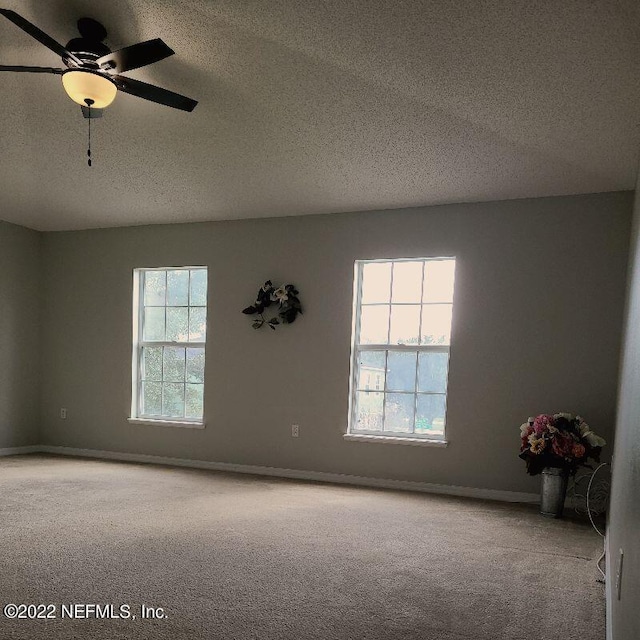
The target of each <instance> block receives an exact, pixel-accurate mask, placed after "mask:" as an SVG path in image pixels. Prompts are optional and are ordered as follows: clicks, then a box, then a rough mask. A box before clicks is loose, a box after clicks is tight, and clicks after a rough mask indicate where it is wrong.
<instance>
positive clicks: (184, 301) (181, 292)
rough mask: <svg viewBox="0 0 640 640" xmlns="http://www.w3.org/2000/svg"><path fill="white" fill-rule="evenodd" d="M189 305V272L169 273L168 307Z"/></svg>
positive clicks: (183, 270) (182, 270)
mask: <svg viewBox="0 0 640 640" xmlns="http://www.w3.org/2000/svg"><path fill="white" fill-rule="evenodd" d="M188 304H189V271H188V270H185V269H181V270H179V271H167V305H170V306H174V305H175V306H187V305H188Z"/></svg>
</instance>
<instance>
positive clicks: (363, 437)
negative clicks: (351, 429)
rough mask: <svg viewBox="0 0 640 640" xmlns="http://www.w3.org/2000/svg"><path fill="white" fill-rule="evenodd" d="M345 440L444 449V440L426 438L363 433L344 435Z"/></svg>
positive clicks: (445, 444)
mask: <svg viewBox="0 0 640 640" xmlns="http://www.w3.org/2000/svg"><path fill="white" fill-rule="evenodd" d="M343 437H344V439H345V440H352V441H354V442H379V443H382V444H405V445H409V446H413V447H446V446H447V445H448V444H449V443H448V442H447V441H446V440H430V439H428V438H408V437H403V436H372V435H369V434H364V433H362V434H361V433H345V434H344V436H343Z"/></svg>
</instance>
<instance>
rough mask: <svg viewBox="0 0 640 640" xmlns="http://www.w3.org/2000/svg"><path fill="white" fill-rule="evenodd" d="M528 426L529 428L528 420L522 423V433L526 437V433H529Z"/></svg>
mask: <svg viewBox="0 0 640 640" xmlns="http://www.w3.org/2000/svg"><path fill="white" fill-rule="evenodd" d="M528 428H529V423H528V422H523V423H522V424H521V425H520V435H521V436H522V437H524V436H525V435H526V433H527V429H528Z"/></svg>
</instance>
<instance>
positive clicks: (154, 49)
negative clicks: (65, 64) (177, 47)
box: [96, 38, 175, 73]
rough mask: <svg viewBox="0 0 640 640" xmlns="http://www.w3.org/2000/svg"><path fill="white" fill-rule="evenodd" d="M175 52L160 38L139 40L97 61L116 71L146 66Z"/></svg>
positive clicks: (120, 71) (101, 65) (103, 66)
mask: <svg viewBox="0 0 640 640" xmlns="http://www.w3.org/2000/svg"><path fill="white" fill-rule="evenodd" d="M174 53H175V51H174V50H173V49H171V48H170V47H168V46H167V45H166V44H165V43H164V42H163V41H162V40H161V39H160V38H155V39H154V40H147V41H146V42H138V44H132V45H131V46H130V47H124V48H123V49H118V50H117V51H112V52H111V53H109V54H107V55H106V56H102V57H101V58H98V59H97V60H96V62H97V63H98V64H99V65H100V67H101V68H103V69H108V70H110V69H113V70H114V71H115V72H116V73H122V72H123V71H129V70H130V69H138V68H139V67H146V66H147V65H148V64H153V63H154V62H158V60H163V59H164V58H168V57H169V56H172V55H173V54H174Z"/></svg>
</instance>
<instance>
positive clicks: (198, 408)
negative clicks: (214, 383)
mask: <svg viewBox="0 0 640 640" xmlns="http://www.w3.org/2000/svg"><path fill="white" fill-rule="evenodd" d="M203 393H204V385H203V384H188V385H186V395H185V416H186V417H187V418H202V414H203V405H204V400H203Z"/></svg>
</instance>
